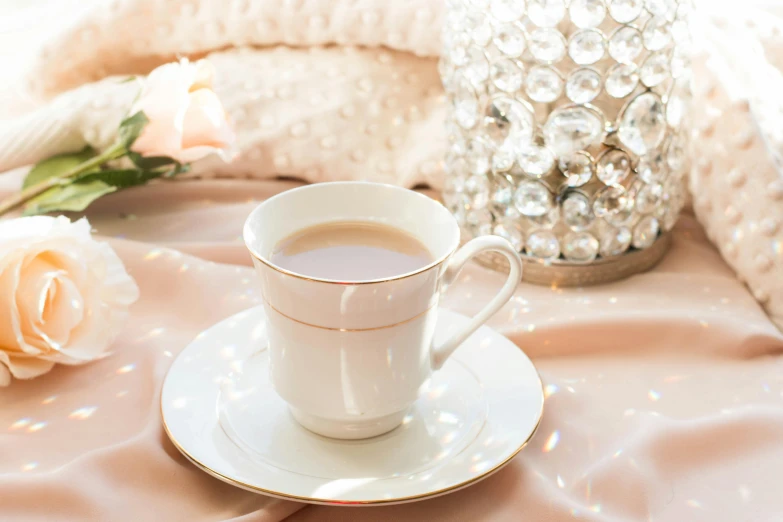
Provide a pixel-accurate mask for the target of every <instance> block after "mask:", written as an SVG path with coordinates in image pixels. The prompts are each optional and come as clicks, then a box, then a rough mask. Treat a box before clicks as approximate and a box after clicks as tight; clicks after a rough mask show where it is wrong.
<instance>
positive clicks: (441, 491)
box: [160, 369, 546, 506]
mask: <svg viewBox="0 0 783 522" xmlns="http://www.w3.org/2000/svg"><path fill="white" fill-rule="evenodd" d="M536 375H537V376H538V384H539V386H540V387H541V393H542V396H544V397H545V396H546V395H545V394H544V384H543V381H542V380H541V374H540V373H538V369H536ZM543 416H544V401H542V402H541V408H540V409H539V412H538V418H537V419H536V425H535V426H534V427H533V431H532V432H531V433H530V435H529V436H528V438H527V439H525V441H524V442H523V443H522V444H521V445H520V446H519V447H518V448H517V449H516V450H514V451H513V452H512V453H511V455H509V456H508V457H507V458H506V459H505V460H503V462H501V463H500V464H498V465H496V466H494V467H492V468H490V469H488V470H487V471H485V472H483V473H481V474H480V475H477V476H475V477H472V478H470V479H469V480H466V481H464V482H460V483H459V484H454V485H453V486H449V487H447V488H442V489H439V490H435V491H430V492H428V493H422V494H421V495H411V496H407V497H396V498H383V499H377V500H327V499H322V498H316V497H306V496H300V495H291V494H289V493H284V492H281V491H275V490H271V489H265V488H261V487H258V486H254V485H252V484H247V483H245V482H242V481H239V480H236V479H233V478H231V477H228V476H226V475H223V474H222V473H220V472H218V471H215V470H214V469H212V468H210V467H209V466H207V465H206V464H203V463H202V462H200V461H199V460H198V459H196V458H195V457H194V456H192V455H191V454H190V453H188V451H187V450H186V449H185V448H184V447H183V446H182V445H181V444H180V443H179V442H178V441H177V439H176V438H174V436H173V435H172V433H171V431H169V427H168V425H167V424H166V418H165V417H164V416H163V395H162V394H161V401H160V417H161V422H162V424H163V430H164V431H165V432H166V435H167V436H168V438H169V440H170V441H171V443H172V444H174V447H175V448H177V450H178V451H179V452H180V453H182V455H183V456H184V457H185V458H187V459H188V460H189V461H190V462H192V463H193V465H195V466H196V467H197V468H199V469H200V470H201V471H203V472H205V473H207V474H209V475H211V476H213V477H215V478H216V479H219V480H222V481H223V482H226V483H227V484H231V485H232V486H236V487H238V488H241V489H244V490H246V491H252V492H254V493H261V494H263V495H269V496H272V497H276V498H281V499H284V500H295V501H299V502H307V503H310V504H321V505H327V506H350V505H355V506H359V505H381V504H397V503H403V502H412V501H416V500H424V499H427V498H432V497H437V496H440V495H445V494H447V493H451V492H454V491H457V490H459V489H462V488H466V487H468V486H470V485H472V484H475V483H476V482H479V481H481V480H483V479H485V478H487V477H489V476H490V475H492V474H494V473H495V472H497V471H500V470H501V469H502V468H503V467H505V466H506V464H508V463H509V462H511V461H512V460H513V459H514V457H516V456H517V455H518V454H519V452H520V451H522V450H523V449H524V448H525V446H527V445H528V443H529V442H530V440H531V439H532V438H533V437H534V436H535V434H536V432H537V431H538V427H539V426H540V425H541V419H542V418H543ZM302 429H304V428H302Z"/></svg>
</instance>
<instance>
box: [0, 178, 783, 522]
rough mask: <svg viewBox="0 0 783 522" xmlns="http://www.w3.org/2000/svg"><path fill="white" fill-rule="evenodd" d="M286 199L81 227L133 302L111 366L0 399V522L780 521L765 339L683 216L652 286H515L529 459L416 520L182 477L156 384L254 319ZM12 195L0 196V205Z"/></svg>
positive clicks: (766, 327)
mask: <svg viewBox="0 0 783 522" xmlns="http://www.w3.org/2000/svg"><path fill="white" fill-rule="evenodd" d="M295 185H296V184H295V183H292V182H259V181H242V180H234V181H214V180H212V181H198V182H178V183H170V184H166V185H161V186H155V187H152V186H148V187H142V188H139V189H133V190H129V191H126V192H123V193H120V194H117V195H113V196H110V197H107V198H105V199H103V200H102V201H100V202H98V203H97V204H96V205H95V206H94V207H93V208H92V210H91V211H90V212H89V213H88V217H89V218H90V220H91V222H92V223H93V226H94V227H95V229H96V231H97V233H99V234H101V235H103V236H106V237H110V238H112V239H111V244H112V245H113V246H114V248H115V249H116V250H117V252H118V253H119V255H120V257H121V258H122V259H123V261H124V262H125V263H126V266H127V267H128V269H129V271H130V273H131V274H132V275H133V276H134V277H135V278H136V280H137V282H138V284H139V286H140V288H141V299H140V301H139V302H138V303H137V304H136V305H135V306H134V307H133V308H132V314H131V315H132V317H131V320H130V322H129V324H128V326H127V329H126V331H125V332H124V334H123V335H122V336H121V340H120V341H119V342H118V343H117V344H116V346H115V347H114V351H115V353H114V355H112V356H111V357H109V358H107V359H105V360H102V361H99V362H96V363H93V364H91V365H88V366H83V367H60V368H55V370H54V371H53V372H51V373H50V374H48V375H46V376H44V377H41V378H39V379H36V380H33V381H27V382H22V381H16V382H14V383H12V385H11V386H10V387H9V388H6V389H0V519H2V520H14V521H32V520H43V519H47V520H58V521H59V520H73V521H76V520H78V521H84V520H129V521H130V520H133V521H138V520H145V521H146V520H188V521H201V520H204V521H215V520H234V521H269V522H274V521H279V520H283V519H286V520H291V521H295V522H302V521H329V520H333V521H338V520H339V521H346V520H347V521H354V520H355V521H360V520H378V521H389V522H391V521H399V520H434V521H466V522H467V521H470V522H473V521H479V520H482V521H483V520H487V521H519V520H530V521H536V522H538V521H547V522H555V521H570V520H574V519H578V520H589V521H673V522H674V521H676V522H683V521H705V522H707V521H709V522H715V521H731V522H735V521H754V522H757V521H761V522H772V521H778V520H783V500H781V497H780V495H779V493H780V480H781V476H782V474H783V471H781V470H783V359H781V357H780V355H779V354H780V353H781V351H782V350H783V335H781V333H780V332H779V331H778V330H777V329H776V328H775V327H774V326H773V325H772V323H771V322H770V321H769V319H768V318H767V317H766V316H765V315H764V313H763V311H762V310H761V308H760V307H759V305H758V304H757V303H756V302H755V301H754V300H753V298H752V296H751V295H750V294H749V292H748V291H747V289H746V288H745V287H744V286H743V285H742V283H740V282H739V281H738V280H737V279H736V278H735V277H734V276H733V274H732V272H731V270H730V269H729V268H728V267H727V266H726V265H725V263H724V262H723V261H722V260H721V258H720V256H719V254H718V253H717V252H716V251H715V249H714V248H713V247H712V246H710V245H709V243H708V242H707V240H706V239H705V237H704V234H703V232H702V230H701V228H700V227H699V226H698V225H697V224H696V222H695V221H694V220H693V219H692V217H690V216H687V215H686V216H684V217H683V219H682V221H681V223H680V224H679V225H678V227H677V228H676V231H675V238H674V244H673V247H672V249H671V251H670V252H669V254H668V255H667V257H666V258H665V259H664V261H663V262H662V263H661V264H660V265H659V266H658V267H657V268H655V269H654V270H653V271H652V272H649V273H646V274H642V275H638V276H636V277H632V278H630V279H628V280H626V281H622V282H619V283H615V284H610V285H605V286H597V287H591V288H578V289H559V288H547V287H537V286H532V285H528V284H523V285H522V286H521V287H520V288H519V291H518V293H517V296H516V297H515V298H514V299H513V300H512V302H510V303H509V304H508V305H506V307H505V308H504V309H503V310H502V311H501V312H500V313H498V314H497V315H496V316H495V317H494V318H493V319H492V321H491V323H490V324H491V326H493V327H494V328H496V329H497V330H499V331H500V332H502V333H503V334H505V335H507V336H508V337H509V338H511V339H512V340H513V341H514V342H515V343H517V344H518V345H519V346H520V347H522V348H523V349H524V350H525V351H526V352H527V353H528V354H529V355H530V356H531V357H532V358H533V360H534V361H535V363H536V364H537V366H538V368H539V370H540V372H541V375H542V378H543V380H544V383H545V385H546V395H547V401H546V406H545V412H544V418H543V421H542V423H541V426H540V428H539V430H538V432H537V434H536V435H535V437H534V438H533V439H532V441H531V442H530V444H529V445H528V447H527V448H526V449H525V450H524V451H523V452H522V453H521V454H520V455H519V456H518V457H517V458H516V459H515V460H514V461H513V462H512V463H511V464H510V465H509V466H507V467H506V468H504V469H503V470H502V471H500V472H499V473H497V474H496V475H494V476H492V477H490V478H488V479H487V480H485V481H483V482H481V483H479V484H477V485H475V486H473V487H470V488H468V489H466V490H463V491H459V492H456V493H453V494H450V495H447V496H444V497H441V498H437V499H433V500H428V501H423V502H418V503H415V504H408V505H402V506H389V507H380V508H332V507H319V506H305V505H302V504H296V503H293V502H289V501H281V500H275V499H272V498H269V497H264V496H260V495H255V494H252V493H248V492H245V491H242V490H239V489H236V488H233V487H232V486H229V485H226V484H223V483H222V482H220V481H218V480H216V479H213V478H212V477H209V476H207V475H206V474H204V473H202V472H201V471H199V470H197V469H196V468H195V467H194V466H193V465H191V464H190V463H189V462H188V461H186V460H185V459H184V458H183V457H182V456H180V454H179V453H178V452H177V450H176V449H175V448H174V446H173V445H172V444H171V443H170V442H169V441H168V440H167V438H166V436H165V434H164V433H163V430H162V428H161V422H160V408H159V393H160V386H161V383H162V380H163V377H164V376H165V374H166V370H167V369H168V367H169V365H170V364H171V361H172V360H173V358H174V357H176V355H177V353H178V352H179V351H180V350H182V349H183V348H184V347H185V346H186V345H187V344H188V342H189V341H190V340H191V339H192V338H193V337H194V336H195V335H196V334H197V333H198V332H200V331H202V330H204V329H205V328H208V327H209V326H210V325H212V324H213V323H215V322H216V321H218V320H220V319H222V318H224V317H227V316H229V315H231V314H233V313H235V312H238V311H240V310H243V309H245V308H247V307H249V306H253V305H255V304H258V303H259V293H258V288H257V286H256V281H255V279H254V274H253V271H252V269H251V268H250V266H249V264H250V258H249V256H248V255H247V253H246V251H245V250H244V246H243V245H242V242H241V239H240V233H241V225H242V223H243V221H244V219H245V217H246V216H247V214H248V213H249V211H250V210H251V208H252V207H253V206H254V205H255V204H256V203H257V202H258V201H260V200H262V199H264V198H266V197H269V196H270V195H272V194H274V193H276V192H278V191H280V190H283V189H286V188H290V187H292V186H295ZM13 186H14V178H13V176H12V177H8V178H5V179H0V195H4V193H7V192H8V191H9V190H11V189H12V187H13ZM503 277H504V276H503V275H502V274H498V273H494V272H491V271H489V270H486V269H484V268H481V267H479V266H469V267H468V268H466V269H465V270H464V272H463V273H462V275H461V276H460V278H459V281H458V282H457V283H455V284H454V285H453V286H452V287H451V288H450V290H449V292H448V294H447V298H446V301H445V306H447V307H449V308H451V309H453V310H456V311H458V312H461V313H464V314H468V315H470V314H472V313H475V312H476V311H477V310H478V309H479V308H480V307H481V306H482V304H483V303H484V302H485V301H486V300H487V299H488V298H489V297H490V296H491V295H492V294H493V293H494V292H495V290H496V288H497V287H499V286H500V284H501V282H502V280H503Z"/></svg>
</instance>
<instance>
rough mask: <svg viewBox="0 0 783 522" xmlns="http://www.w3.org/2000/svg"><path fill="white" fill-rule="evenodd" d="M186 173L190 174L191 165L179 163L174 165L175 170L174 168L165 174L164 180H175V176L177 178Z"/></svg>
mask: <svg viewBox="0 0 783 522" xmlns="http://www.w3.org/2000/svg"><path fill="white" fill-rule="evenodd" d="M185 172H190V164H189V163H186V164H184V165H183V164H182V163H177V164H176V165H174V168H172V169H170V170H168V171H165V172H163V177H164V178H173V177H174V176H177V175H179V174H183V173H185Z"/></svg>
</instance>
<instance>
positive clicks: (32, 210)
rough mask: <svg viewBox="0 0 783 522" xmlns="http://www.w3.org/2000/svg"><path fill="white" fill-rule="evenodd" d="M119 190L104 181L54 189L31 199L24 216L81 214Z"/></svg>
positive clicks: (74, 184)
mask: <svg viewBox="0 0 783 522" xmlns="http://www.w3.org/2000/svg"><path fill="white" fill-rule="evenodd" d="M116 190H117V187H113V186H111V185H107V184H106V183H104V182H102V181H98V180H95V181H90V182H87V183H84V182H81V181H80V182H78V183H71V184H70V185H63V186H59V187H54V188H51V189H49V190H47V191H46V192H44V193H43V194H41V195H39V196H36V197H35V198H33V199H31V200H30V201H29V202H28V203H27V205H26V206H25V208H24V212H23V215H25V216H33V215H37V214H46V213H47V212H55V211H60V212H64V211H70V212H80V211H82V210H84V209H85V208H87V207H88V206H89V204H90V203H92V202H93V201H95V200H96V199H98V198H99V197H101V196H105V195H106V194H109V193H111V192H114V191H116Z"/></svg>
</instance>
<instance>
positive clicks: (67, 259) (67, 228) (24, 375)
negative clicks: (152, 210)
mask: <svg viewBox="0 0 783 522" xmlns="http://www.w3.org/2000/svg"><path fill="white" fill-rule="evenodd" d="M138 296H139V289H138V287H137V286H136V283H135V282H134V281H133V279H132V278H131V277H130V276H129V275H128V274H127V272H126V271H125V267H124V266H123V264H122V261H120V258H119V257H117V254H116V253H115V252H114V250H112V248H111V247H110V246H109V245H108V244H106V243H100V242H97V241H95V240H94V239H92V236H91V235H90V224H89V223H88V222H87V220H86V219H81V220H79V221H77V222H75V223H71V221H70V220H68V218H65V217H62V216H60V217H56V218H55V217H47V216H37V217H26V218H19V219H10V220H3V221H0V385H3V386H5V385H8V383H9V382H10V381H11V375H13V376H14V377H16V378H19V379H30V378H33V377H37V376H39V375H41V374H43V373H46V372H48V371H49V370H51V369H52V367H53V366H54V364H55V363H62V364H83V363H86V362H89V361H92V360H95V359H98V358H100V357H103V356H105V355H107V349H108V347H109V346H110V345H111V343H112V342H113V340H114V338H115V337H116V336H117V334H118V333H119V332H120V330H121V328H122V326H123V325H124V323H125V321H126V319H127V317H128V307H129V306H130V305H131V304H132V303H133V302H135V301H136V299H138Z"/></svg>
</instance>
